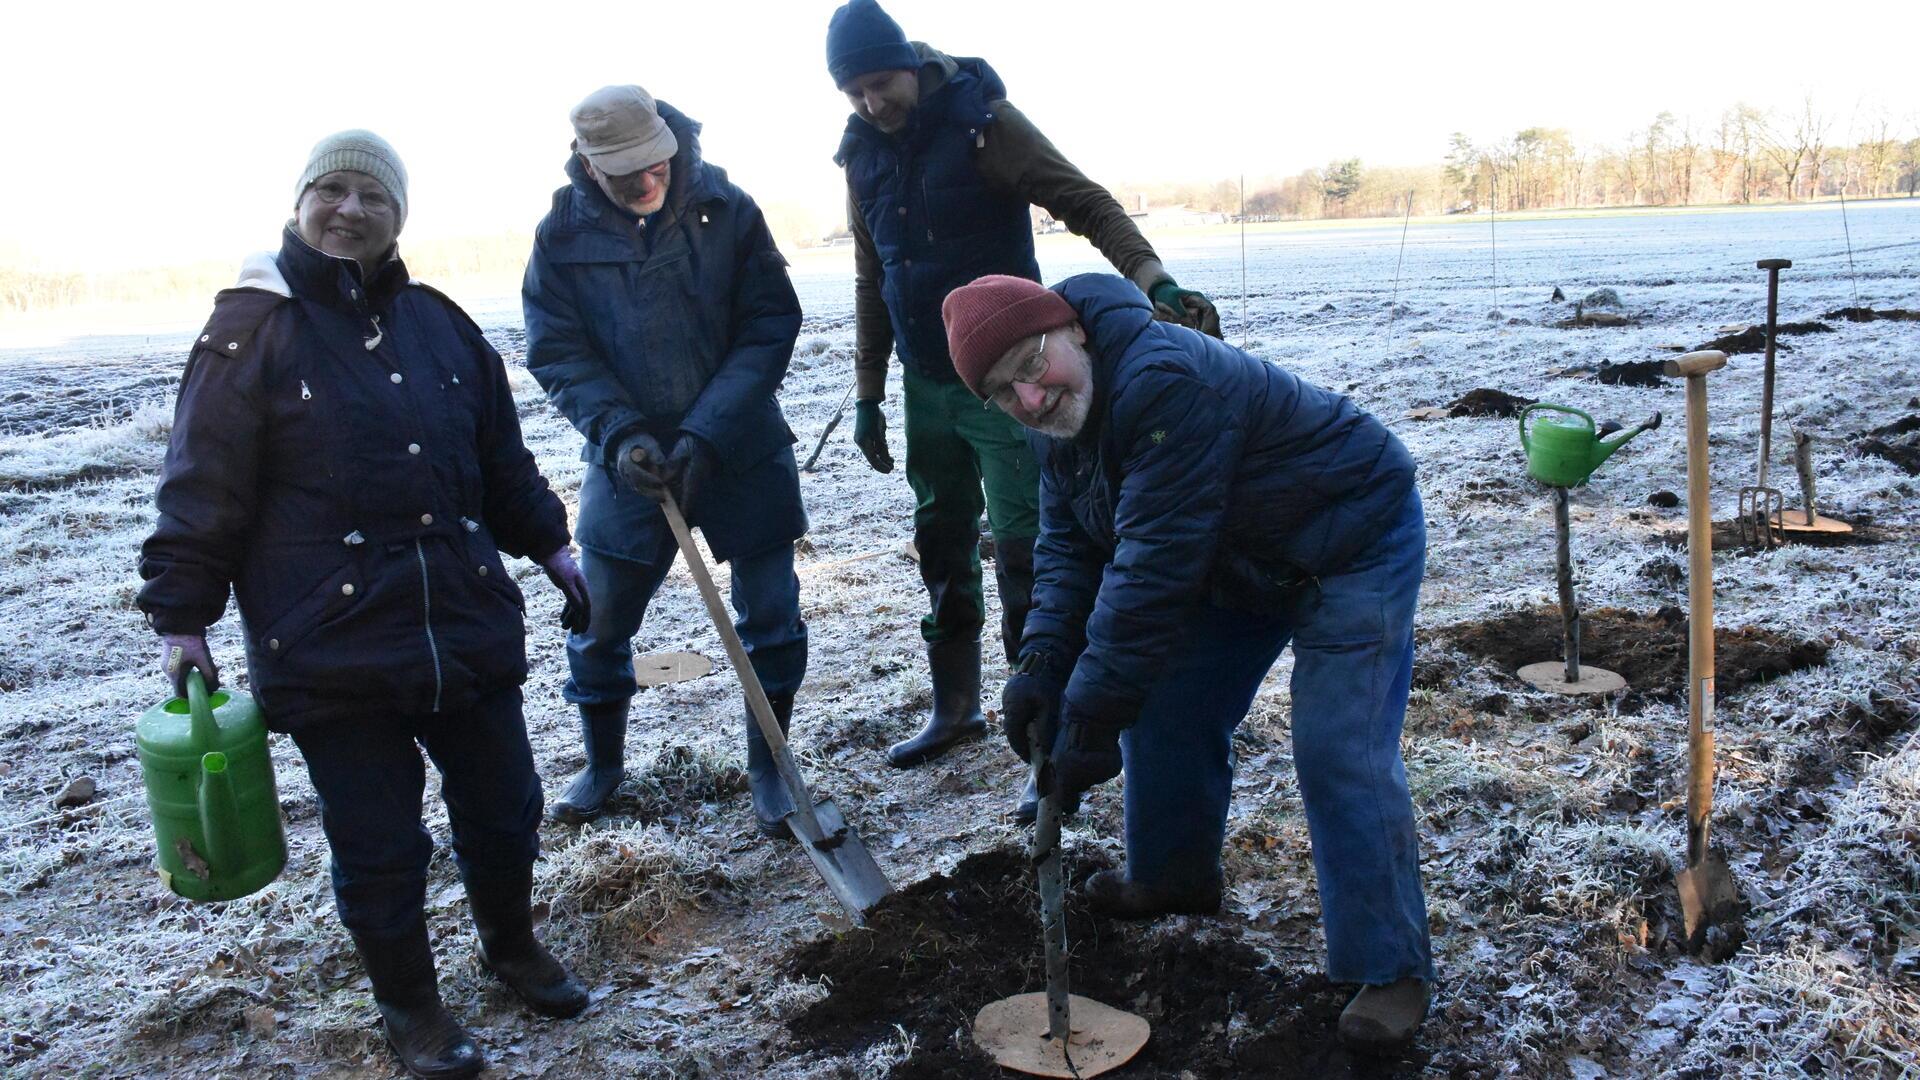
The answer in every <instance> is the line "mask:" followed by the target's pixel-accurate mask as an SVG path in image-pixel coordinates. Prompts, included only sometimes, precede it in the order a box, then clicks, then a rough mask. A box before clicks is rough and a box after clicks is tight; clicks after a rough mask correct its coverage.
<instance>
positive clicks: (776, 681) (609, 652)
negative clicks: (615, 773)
mask: <svg viewBox="0 0 1920 1080" xmlns="http://www.w3.org/2000/svg"><path fill="white" fill-rule="evenodd" d="M661 538H662V541H663V542H662V543H661V544H660V546H659V548H658V549H657V550H656V551H654V552H653V553H652V554H653V557H652V558H651V559H650V560H648V561H646V562H637V561H634V560H631V559H622V558H618V557H615V556H612V555H605V554H601V553H599V552H596V551H594V550H593V549H592V548H587V549H584V550H582V551H581V553H580V569H581V572H583V573H584V574H586V576H587V595H588V596H589V597H590V598H591V599H592V601H593V621H592V623H590V624H589V625H588V626H587V629H586V632H585V633H582V634H568V635H567V669H568V671H569V675H568V678H567V684H566V686H565V687H564V688H562V690H561V693H562V694H563V695H564V696H565V697H566V699H567V700H568V701H571V702H573V703H574V704H576V705H605V704H611V703H613V702H618V701H625V700H627V699H628V698H630V697H632V696H633V695H634V692H635V691H636V690H637V689H638V686H637V685H636V684H635V683H634V681H633V635H635V634H636V633H639V631H640V623H641V621H642V620H644V619H645V618H646V615H647V604H648V603H649V602H650V601H652V599H653V594H654V591H655V590H657V589H658V588H660V582H661V581H662V580H664V579H665V578H666V576H667V570H668V569H670V568H671V567H672V566H673V559H674V556H675V555H677V554H678V553H679V550H680V549H679V546H678V545H677V544H675V543H674V539H673V534H672V533H671V532H668V531H666V530H662V531H661ZM730 565H731V567H732V570H733V591H732V599H733V611H734V615H735V618H734V622H733V626H734V629H735V630H737V631H739V633H740V641H741V643H742V644H744V645H745V646H746V647H747V656H748V658H749V659H750V660H751V661H752V663H753V671H754V674H756V675H758V676H760V683H761V685H762V686H763V687H764V688H765V689H766V691H767V694H768V695H769V696H772V695H775V694H783V693H792V692H794V691H795V690H798V689H800V680H801V678H802V677H804V676H805V675H806V673H807V624H806V622H805V621H803V620H802V619H801V618H800V578H799V577H798V576H797V575H795V574H794V572H793V545H792V544H790V543H779V544H775V545H774V546H772V547H770V548H768V549H766V550H765V551H761V552H757V553H755V554H753V555H740V556H736V557H735V558H734V559H733V561H732V563H731V564H730Z"/></svg>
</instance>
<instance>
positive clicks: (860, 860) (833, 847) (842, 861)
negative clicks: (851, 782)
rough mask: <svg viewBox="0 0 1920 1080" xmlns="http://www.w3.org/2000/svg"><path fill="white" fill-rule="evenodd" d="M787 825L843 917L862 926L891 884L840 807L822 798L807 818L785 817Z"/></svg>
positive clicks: (801, 816) (888, 891)
mask: <svg viewBox="0 0 1920 1080" xmlns="http://www.w3.org/2000/svg"><path fill="white" fill-rule="evenodd" d="M816 823H817V824H818V826H819V827H818V829H817V830H816V829H815V824H816ZM787 825H788V826H789V827H790V828H792V829H793V835H794V836H795V837H796V838H798V839H799V841H800V846H801V847H802V848H804V849H805V850H806V852H807V857H808V858H810V859H812V860H813V866H814V869H816V870H818V871H820V877H821V879H822V880H824V881H825V882H826V883H827V888H828V890H830V891H831V892H832V893H833V898H834V899H835V900H838V901H840V906H841V907H843V908H845V909H846V912H847V918H849V919H851V920H853V924H854V925H855V926H865V925H866V923H867V912H869V911H872V910H873V908H874V905H876V904H878V903H879V902H880V901H882V900H884V899H886V898H887V897H888V896H889V895H890V894H891V893H892V892H893V885H892V883H890V882H888V881H887V875H885V874H883V873H881V872H880V867H879V866H878V865H877V864H876V863H875V862H874V861H873V855H872V854H871V853H869V852H868V851H867V845H866V844H864V843H862V842H861V840H860V834H859V833H857V832H855V831H854V830H853V826H851V825H849V824H847V819H846V817H845V816H843V815H842V814H841V813H840V808H839V807H837V806H835V805H834V804H833V800H832V799H822V800H820V801H819V802H817V803H815V804H814V807H813V817H812V818H811V819H809V818H808V817H807V815H805V814H789V815H787Z"/></svg>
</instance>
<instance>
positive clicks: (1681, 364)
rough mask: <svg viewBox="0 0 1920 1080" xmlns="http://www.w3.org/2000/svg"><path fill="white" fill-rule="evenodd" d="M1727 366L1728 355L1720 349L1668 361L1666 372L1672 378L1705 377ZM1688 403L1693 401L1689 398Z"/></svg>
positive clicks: (1705, 350)
mask: <svg viewBox="0 0 1920 1080" xmlns="http://www.w3.org/2000/svg"><path fill="white" fill-rule="evenodd" d="M1726 366H1727V354H1726V353H1723V352H1721V351H1720V350H1719V349H1701V350H1700V351H1699V352H1690V353H1687V354H1686V355H1685V356H1681V357H1677V358H1675V359H1673V360H1669V361H1667V363H1666V367H1665V369H1664V370H1665V371H1666V373H1667V374H1668V375H1672V376H1680V375H1705V374H1706V373H1707V372H1709V371H1719V370H1720V369H1721V368H1723V367H1726ZM1687 401H1688V404H1692V401H1693V399H1692V398H1688V399H1687ZM1701 404H1702V405H1703V406H1704V405H1705V404H1706V403H1705V401H1704V400H1702V402H1701Z"/></svg>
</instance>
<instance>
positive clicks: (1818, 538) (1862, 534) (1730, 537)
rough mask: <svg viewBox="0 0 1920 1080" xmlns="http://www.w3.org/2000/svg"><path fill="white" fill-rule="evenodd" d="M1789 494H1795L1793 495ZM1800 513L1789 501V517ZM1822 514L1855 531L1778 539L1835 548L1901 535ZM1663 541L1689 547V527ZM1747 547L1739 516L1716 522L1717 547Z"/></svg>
mask: <svg viewBox="0 0 1920 1080" xmlns="http://www.w3.org/2000/svg"><path fill="white" fill-rule="evenodd" d="M1787 497H1788V498H1792V496H1791V495H1788V496H1787ZM1800 513H1801V510H1800V509H1799V508H1798V507H1797V506H1792V505H1789V506H1788V507H1787V508H1786V510H1785V514H1786V519H1787V520H1788V521H1792V520H1794V518H1795V515H1797V514H1800ZM1821 516H1822V517H1830V518H1833V519H1834V520H1836V521H1845V522H1846V523H1847V524H1849V525H1851V526H1853V531H1852V532H1850V533H1817V532H1790V533H1787V534H1786V535H1785V536H1784V537H1781V536H1779V535H1778V534H1776V539H1778V540H1779V542H1780V543H1783V544H1795V545H1799V546H1802V547H1821V548H1833V547H1856V546H1860V545H1872V544H1884V543H1887V542H1888V541H1890V540H1893V539H1895V538H1896V537H1898V536H1900V535H1901V530H1900V529H1899V528H1898V527H1890V528H1883V527H1880V526H1876V525H1869V524H1867V523H1865V522H1863V521H1857V520H1848V519H1847V518H1843V517H1840V516H1839V515H1837V514H1822V515H1821ZM1803 520H1804V519H1803ZM1754 535H1755V536H1756V538H1757V537H1758V533H1755V534H1754ZM1660 541H1661V543H1664V544H1666V545H1667V546H1668V547H1675V548H1683V547H1686V546H1687V531H1686V530H1685V529H1676V530H1674V531H1672V532H1667V533H1662V534H1661V535H1660ZM1746 548H1747V541H1746V538H1745V537H1744V536H1743V535H1742V534H1741V531H1740V522H1739V521H1738V520H1737V519H1734V518H1728V519H1727V520H1725V521H1716V522H1714V523H1713V550H1715V551H1744V550H1746Z"/></svg>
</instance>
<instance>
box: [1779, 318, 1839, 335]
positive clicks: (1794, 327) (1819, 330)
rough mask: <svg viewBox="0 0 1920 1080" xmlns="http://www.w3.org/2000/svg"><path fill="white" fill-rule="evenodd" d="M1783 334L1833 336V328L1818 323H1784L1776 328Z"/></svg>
mask: <svg viewBox="0 0 1920 1080" xmlns="http://www.w3.org/2000/svg"><path fill="white" fill-rule="evenodd" d="M1774 329H1775V330H1778V331H1779V332H1780V333H1782V334H1831V333H1833V327H1831V326H1828V325H1827V324H1826V323H1823V322H1817V321H1808V322H1783V323H1777V324H1775V326H1774Z"/></svg>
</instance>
